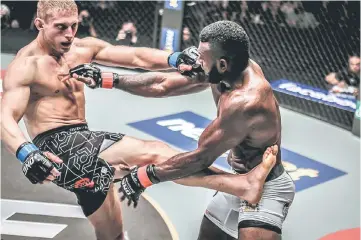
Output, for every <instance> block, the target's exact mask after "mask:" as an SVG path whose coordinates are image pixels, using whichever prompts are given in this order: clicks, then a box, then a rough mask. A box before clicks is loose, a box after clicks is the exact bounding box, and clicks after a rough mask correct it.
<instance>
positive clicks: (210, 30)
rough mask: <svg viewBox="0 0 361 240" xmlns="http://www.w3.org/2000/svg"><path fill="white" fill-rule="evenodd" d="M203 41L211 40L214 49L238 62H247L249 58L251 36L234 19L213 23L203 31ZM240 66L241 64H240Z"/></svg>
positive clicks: (201, 36) (200, 37)
mask: <svg viewBox="0 0 361 240" xmlns="http://www.w3.org/2000/svg"><path fill="white" fill-rule="evenodd" d="M199 39H200V41H201V42H209V43H210V44H211V48H213V50H216V48H218V50H221V53H220V54H223V56H219V57H226V58H228V60H232V61H234V62H235V63H237V64H241V65H242V64H245V66H243V68H245V67H246V66H247V64H248V60H249V48H250V47H249V38H248V35H247V33H246V31H245V30H244V29H243V28H242V27H241V26H240V25H238V24H237V23H235V22H232V21H218V22H215V23H211V24H209V25H208V26H206V27H205V28H203V30H202V31H201V33H200V35H199ZM239 67H240V66H239ZM242 70H243V69H242Z"/></svg>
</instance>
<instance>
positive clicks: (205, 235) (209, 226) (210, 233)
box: [198, 216, 235, 240]
mask: <svg viewBox="0 0 361 240" xmlns="http://www.w3.org/2000/svg"><path fill="white" fill-rule="evenodd" d="M198 240H235V238H233V237H231V236H229V235H228V234H227V233H225V232H223V231H222V229H220V228H219V227H218V226H216V225H215V224H214V223H213V222H211V221H210V220H209V219H208V218H207V217H206V216H204V217H203V220H202V223H201V227H200V230H199V235H198Z"/></svg>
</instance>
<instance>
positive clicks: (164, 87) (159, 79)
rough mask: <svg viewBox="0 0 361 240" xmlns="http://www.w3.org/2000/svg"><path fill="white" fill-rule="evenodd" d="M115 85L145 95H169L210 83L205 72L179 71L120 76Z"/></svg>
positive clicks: (204, 86) (200, 88)
mask: <svg viewBox="0 0 361 240" xmlns="http://www.w3.org/2000/svg"><path fill="white" fill-rule="evenodd" d="M114 87H115V88H117V89H121V90H123V91H126V92H129V93H132V94H136V95H139V96H144V97H169V96H178V95H184V94H190V93H195V92H199V91H202V90H204V89H206V88H208V87H209V83H207V82H206V81H205V76H204V74H196V75H195V76H193V77H186V76H183V75H181V74H179V73H177V72H175V73H161V72H149V73H141V74H135V75H123V76H119V81H118V82H117V83H116V84H114Z"/></svg>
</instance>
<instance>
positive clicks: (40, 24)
mask: <svg viewBox="0 0 361 240" xmlns="http://www.w3.org/2000/svg"><path fill="white" fill-rule="evenodd" d="M44 24H45V22H44V20H43V19H41V18H35V19H34V25H35V27H36V28H37V29H38V30H39V31H40V30H42V29H44Z"/></svg>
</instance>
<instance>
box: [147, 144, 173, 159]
mask: <svg viewBox="0 0 361 240" xmlns="http://www.w3.org/2000/svg"><path fill="white" fill-rule="evenodd" d="M145 145H146V148H147V149H148V151H147V154H145V155H144V156H142V157H143V159H142V160H143V161H142V162H143V163H144V164H158V163H161V162H164V161H165V160H167V159H168V158H169V154H168V152H169V149H170V146H169V145H168V144H166V143H164V142H161V141H146V142H145Z"/></svg>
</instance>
